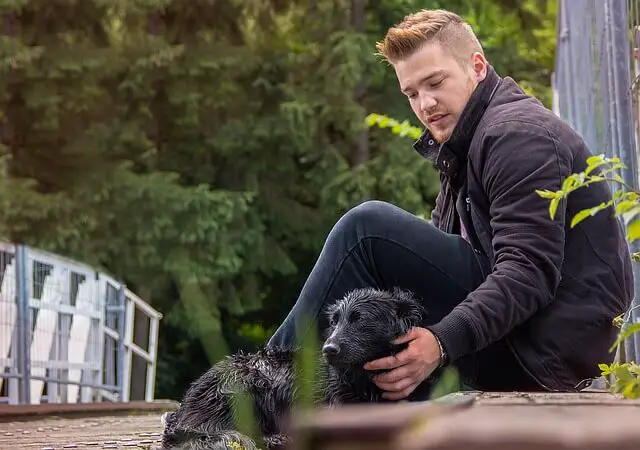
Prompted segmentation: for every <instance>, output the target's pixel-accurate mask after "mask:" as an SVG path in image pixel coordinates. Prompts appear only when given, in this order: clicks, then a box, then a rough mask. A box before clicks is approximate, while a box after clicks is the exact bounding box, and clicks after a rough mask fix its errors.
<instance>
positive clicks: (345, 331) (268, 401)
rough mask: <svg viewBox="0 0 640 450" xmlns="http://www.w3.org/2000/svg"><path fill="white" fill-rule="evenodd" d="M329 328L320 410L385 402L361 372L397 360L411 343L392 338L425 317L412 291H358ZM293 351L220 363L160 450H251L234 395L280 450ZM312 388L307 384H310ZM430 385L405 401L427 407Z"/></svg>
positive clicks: (333, 308) (185, 405)
mask: <svg viewBox="0 0 640 450" xmlns="http://www.w3.org/2000/svg"><path fill="white" fill-rule="evenodd" d="M324 313H325V314H326V317H327V319H328V328H327V330H326V333H325V341H324V343H323V346H322V357H319V358H318V363H319V364H318V370H319V373H318V374H317V375H318V377H317V379H316V380H314V381H313V382H314V383H320V386H315V387H316V391H317V392H319V393H320V395H319V396H318V398H317V402H318V404H323V405H328V406H330V407H331V406H337V405H340V404H346V403H364V402H381V401H383V399H382V397H381V394H382V391H381V390H380V389H379V388H378V387H377V386H376V385H375V384H374V383H373V381H372V377H373V376H374V375H375V374H376V373H375V372H373V371H367V370H364V369H363V365H364V364H365V363H366V362H368V361H372V360H374V359H377V358H381V357H384V356H388V355H394V354H397V353H398V352H400V351H402V350H403V349H404V348H406V346H407V344H400V345H394V344H392V343H391V341H393V340H394V339H395V338H397V337H399V336H401V335H403V334H405V333H407V332H408V331H409V330H410V329H411V328H412V327H414V326H420V325H422V323H423V321H424V319H425V317H426V312H425V310H424V309H423V307H422V306H421V305H420V303H419V302H418V301H417V300H416V299H415V298H414V297H413V295H412V294H411V293H409V292H406V291H403V290H400V289H394V290H393V291H384V290H379V289H372V288H364V289H356V290H354V291H351V292H349V293H348V294H347V295H345V297H344V298H342V299H340V300H338V301H337V302H335V303H334V304H332V305H330V306H329V307H328V308H326V310H325V311H324ZM294 355H295V351H294V350H290V349H279V348H270V347H267V348H264V349H262V350H260V351H258V352H255V353H251V354H245V353H238V354H235V355H232V356H229V357H227V358H226V359H224V360H222V361H220V362H218V363H217V364H215V365H214V366H213V367H212V368H211V369H209V371H207V372H206V373H205V374H203V375H202V376H201V377H200V378H198V379H197V380H196V381H195V382H194V383H192V384H191V386H190V387H189V388H188V389H187V391H186V393H185V395H184V398H183V399H182V402H181V404H180V407H179V408H178V409H177V410H176V411H175V412H172V413H169V414H167V415H166V416H165V425H164V433H163V436H162V448H163V449H172V450H218V449H220V450H222V449H245V450H253V449H257V448H258V446H257V445H256V443H255V440H254V439H252V438H249V437H248V436H246V435H245V434H242V433H240V432H239V431H237V429H238V424H237V417H235V415H234V402H235V400H234V398H235V397H234V396H235V395H237V394H245V395H246V396H247V397H248V398H249V399H250V402H251V404H252V406H253V412H254V416H255V418H256V421H257V428H258V429H257V433H258V434H259V436H256V437H255V438H256V439H259V440H262V445H264V448H266V449H268V450H275V449H283V448H285V446H286V445H287V443H288V441H289V439H288V437H287V436H286V424H287V421H288V414H289V413H290V411H291V408H292V405H293V403H294V401H295V399H296V398H297V396H298V392H297V388H296V386H297V385H296V378H297V377H299V376H300V373H299V371H298V370H297V367H296V364H295V357H294ZM306 381H308V380H306ZM430 384H431V383H430V381H429V380H425V381H424V382H423V383H422V384H421V385H420V386H418V388H416V389H415V390H414V392H413V393H412V394H411V396H410V397H409V398H408V399H407V400H426V399H427V398H428V396H429V388H430Z"/></svg>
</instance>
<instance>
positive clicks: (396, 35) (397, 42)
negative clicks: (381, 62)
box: [376, 9, 484, 64]
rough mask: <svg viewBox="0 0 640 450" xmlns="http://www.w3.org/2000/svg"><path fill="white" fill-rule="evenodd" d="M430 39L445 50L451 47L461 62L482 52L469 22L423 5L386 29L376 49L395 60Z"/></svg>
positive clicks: (391, 61) (386, 57) (389, 59)
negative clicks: (421, 8) (420, 8)
mask: <svg viewBox="0 0 640 450" xmlns="http://www.w3.org/2000/svg"><path fill="white" fill-rule="evenodd" d="M431 42H437V43H439V44H440V45H442V46H443V48H444V49H445V50H446V49H450V50H449V51H450V52H451V54H452V56H453V57H454V58H455V59H456V60H457V61H458V62H459V63H460V64H465V63H467V62H468V61H469V58H470V57H471V55H472V54H473V53H475V52H479V53H481V54H483V55H484V52H483V49H482V45H480V41H479V40H478V38H477V37H476V35H475V33H474V32H473V29H472V28H471V26H470V25H469V24H468V23H466V22H465V21H464V20H463V19H462V17H460V16H459V15H458V14H456V13H453V12H451V11H446V10H443V9H430V10H427V9H423V10H421V11H418V12H416V13H414V14H410V15H408V16H405V18H404V19H403V20H402V22H400V23H399V24H397V25H394V26H393V27H391V28H390V29H389V30H388V31H387V34H386V36H385V37H384V40H382V41H381V42H378V43H377V44H376V49H377V50H378V52H379V55H381V56H383V57H384V58H385V59H386V60H387V61H388V62H389V63H391V64H394V63H396V62H398V61H399V60H402V59H405V58H407V57H409V56H411V55H412V54H413V53H414V52H415V51H417V50H419V49H420V48H422V47H423V46H424V45H425V44H427V43H431Z"/></svg>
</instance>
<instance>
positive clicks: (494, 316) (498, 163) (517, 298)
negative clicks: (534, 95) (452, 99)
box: [428, 121, 571, 362]
mask: <svg viewBox="0 0 640 450" xmlns="http://www.w3.org/2000/svg"><path fill="white" fill-rule="evenodd" d="M482 150H483V154H482V155H480V160H481V161H482V162H483V165H482V167H479V168H478V170H479V173H480V174H481V177H482V180H483V188H484V189H485V192H486V194H487V196H488V198H489V201H490V205H491V206H490V215H491V228H492V232H493V235H494V238H493V248H494V253H495V265H494V267H493V271H492V273H491V274H490V275H489V276H488V277H487V279H486V280H485V281H484V282H483V283H482V284H481V285H480V286H479V287H478V288H477V289H476V290H475V291H473V292H471V293H470V294H469V295H468V296H467V298H466V299H465V300H464V301H463V302H462V303H460V304H459V305H458V306H457V307H456V308H454V309H453V311H452V312H451V313H450V314H449V315H447V316H446V317H444V318H443V319H442V321H440V322H439V323H437V324H435V325H433V326H430V327H428V328H429V329H430V330H432V331H433V333H434V334H435V335H436V336H438V338H439V339H440V341H441V342H442V345H443V346H444V349H445V351H446V353H447V359H448V361H449V362H451V361H454V360H456V359H458V358H460V357H461V356H464V355H466V354H468V353H470V352H473V351H477V350H480V349H482V348H484V347H485V346H487V345H488V344H490V343H492V342H494V341H496V340H498V339H500V338H501V337H503V336H504V335H505V334H507V333H508V332H509V331H510V330H511V329H513V328H514V327H516V326H517V325H519V324H521V323H522V322H524V321H526V320H527V319H528V318H529V317H531V316H532V315H533V314H534V313H535V312H536V311H537V310H538V309H539V308H541V307H543V306H545V305H547V304H548V303H549V302H550V301H551V300H552V299H553V297H554V296H555V292H556V289H557V287H558V284H559V282H560V270H561V265H562V261H563V258H564V239H565V232H564V222H565V209H566V204H565V201H562V202H560V205H559V206H558V210H557V212H556V215H555V218H554V219H551V218H550V216H549V201H548V200H546V199H543V198H541V197H540V196H539V195H538V194H536V192H535V191H536V189H549V190H551V191H556V190H558V189H560V188H561V186H562V183H563V181H564V179H565V178H566V177H567V176H569V175H570V174H571V163H570V159H571V157H570V152H569V151H568V150H567V149H566V148H562V147H561V144H560V143H558V142H557V141H555V140H554V139H553V138H551V137H550V136H549V134H548V133H547V131H546V130H545V129H544V128H543V127H540V126H537V125H533V124H528V123H521V122H515V121H514V122H507V123H500V124H497V125H494V126H492V127H490V128H488V129H487V130H486V132H485V135H484V138H483V147H482Z"/></svg>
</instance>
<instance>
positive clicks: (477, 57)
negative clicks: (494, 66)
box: [471, 52, 489, 83]
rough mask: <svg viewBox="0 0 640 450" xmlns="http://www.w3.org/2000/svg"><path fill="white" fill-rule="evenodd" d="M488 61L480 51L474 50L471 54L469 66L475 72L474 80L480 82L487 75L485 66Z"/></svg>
mask: <svg viewBox="0 0 640 450" xmlns="http://www.w3.org/2000/svg"><path fill="white" fill-rule="evenodd" d="M488 65H489V63H488V62H487V60H486V59H485V57H484V55H483V54H482V53H480V52H474V53H473V55H471V68H472V69H473V73H474V74H475V78H476V82H478V83H479V82H481V81H483V80H484V79H485V78H486V77H487V66H488Z"/></svg>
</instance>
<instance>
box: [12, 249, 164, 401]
mask: <svg viewBox="0 0 640 450" xmlns="http://www.w3.org/2000/svg"><path fill="white" fill-rule="evenodd" d="M0 283H1V284H0V403H9V404H19V403H21V404H26V403H29V404H38V403H45V402H46V403H75V402H99V401H105V400H106V401H124V402H127V401H129V400H131V399H136V400H146V401H152V400H153V398H154V386H155V370H156V356H157V338H158V326H159V321H160V319H161V318H162V315H161V314H160V313H159V312H158V311H156V310H155V309H153V308H152V307H150V306H149V305H148V304H147V303H145V302H144V301H142V300H141V299H140V298H138V297H137V296H136V295H135V294H134V293H133V292H131V291H129V290H128V289H127V288H126V286H125V285H124V284H123V283H120V282H118V281H116V280H114V279H113V278H112V277H110V276H109V275H107V274H104V273H100V272H97V271H95V270H94V269H92V268H91V267H89V266H86V265H84V264H81V263H78V262H76V261H73V260H70V259H68V258H64V257H61V256H59V255H56V254H52V253H48V252H44V251H41V250H37V249H32V248H28V247H26V246H23V245H14V244H11V243H6V242H0Z"/></svg>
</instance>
